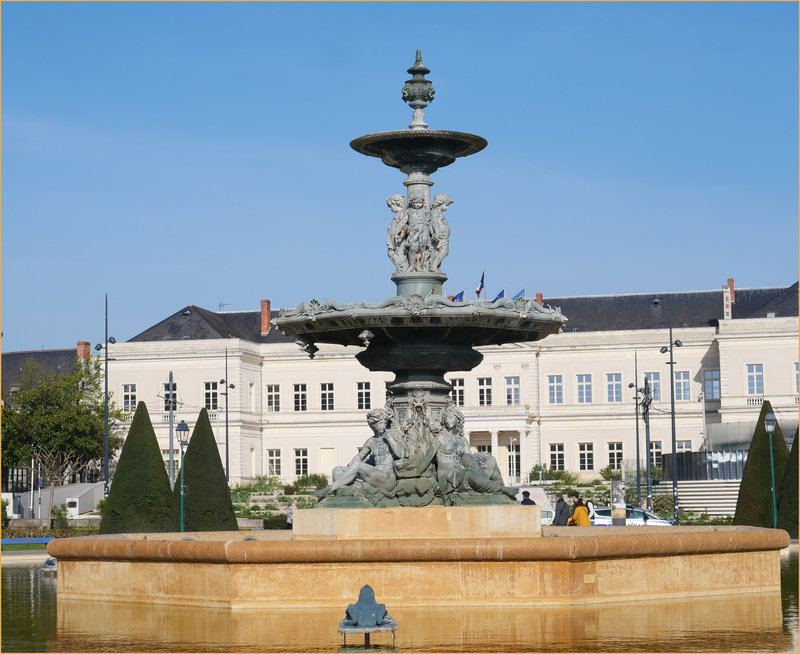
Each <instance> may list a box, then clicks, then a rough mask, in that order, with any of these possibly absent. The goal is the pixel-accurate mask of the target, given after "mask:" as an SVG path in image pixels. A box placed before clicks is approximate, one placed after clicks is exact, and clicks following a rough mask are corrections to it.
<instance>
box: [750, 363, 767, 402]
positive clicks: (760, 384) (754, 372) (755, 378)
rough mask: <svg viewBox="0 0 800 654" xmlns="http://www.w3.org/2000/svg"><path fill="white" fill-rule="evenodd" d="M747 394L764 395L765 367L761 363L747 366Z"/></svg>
mask: <svg viewBox="0 0 800 654" xmlns="http://www.w3.org/2000/svg"><path fill="white" fill-rule="evenodd" d="M747 394H748V395H763V394H764V366H763V364H760V363H748V364H747Z"/></svg>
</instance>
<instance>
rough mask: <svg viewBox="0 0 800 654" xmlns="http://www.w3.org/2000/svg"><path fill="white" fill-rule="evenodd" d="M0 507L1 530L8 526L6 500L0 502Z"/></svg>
mask: <svg viewBox="0 0 800 654" xmlns="http://www.w3.org/2000/svg"><path fill="white" fill-rule="evenodd" d="M0 506H2V509H1V510H2V512H3V513H2V515H0V518H1V519H2V526H3V528H5V526H6V525H7V524H8V514H7V513H6V511H8V500H2V503H1V504H0Z"/></svg>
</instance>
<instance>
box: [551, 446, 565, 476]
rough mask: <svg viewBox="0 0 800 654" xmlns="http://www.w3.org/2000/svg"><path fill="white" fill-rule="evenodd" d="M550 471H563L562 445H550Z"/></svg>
mask: <svg viewBox="0 0 800 654" xmlns="http://www.w3.org/2000/svg"><path fill="white" fill-rule="evenodd" d="M550 469H551V470H563V469H564V443H550Z"/></svg>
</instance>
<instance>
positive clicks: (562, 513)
mask: <svg viewBox="0 0 800 654" xmlns="http://www.w3.org/2000/svg"><path fill="white" fill-rule="evenodd" d="M567 520H569V507H568V506H567V503H566V502H565V501H564V496H563V495H562V494H561V493H556V511H555V515H553V526H554V527H566V526H567Z"/></svg>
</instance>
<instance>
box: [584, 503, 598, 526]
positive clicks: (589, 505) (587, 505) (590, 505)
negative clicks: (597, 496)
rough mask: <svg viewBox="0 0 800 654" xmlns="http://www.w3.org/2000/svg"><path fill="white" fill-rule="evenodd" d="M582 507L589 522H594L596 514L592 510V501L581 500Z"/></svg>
mask: <svg viewBox="0 0 800 654" xmlns="http://www.w3.org/2000/svg"><path fill="white" fill-rule="evenodd" d="M583 503H584V505H585V506H586V511H587V513H588V514H589V521H592V520H594V518H595V516H596V515H597V513H595V510H594V503H593V502H592V500H583Z"/></svg>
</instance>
